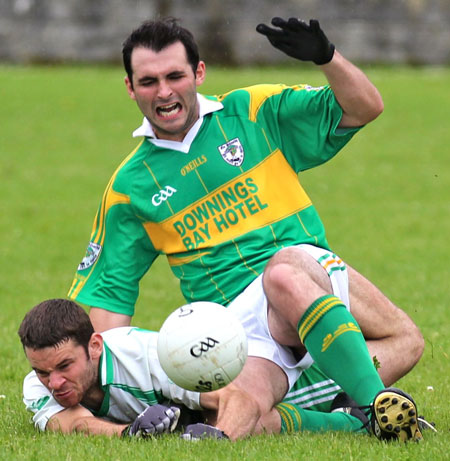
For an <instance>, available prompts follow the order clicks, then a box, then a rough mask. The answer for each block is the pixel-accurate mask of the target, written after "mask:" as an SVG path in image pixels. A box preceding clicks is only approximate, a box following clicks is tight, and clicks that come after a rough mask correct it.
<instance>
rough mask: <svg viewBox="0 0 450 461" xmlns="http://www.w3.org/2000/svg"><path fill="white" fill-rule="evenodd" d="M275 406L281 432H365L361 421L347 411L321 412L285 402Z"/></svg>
mask: <svg viewBox="0 0 450 461" xmlns="http://www.w3.org/2000/svg"><path fill="white" fill-rule="evenodd" d="M275 408H276V410H277V411H278V413H279V414H280V417H281V434H286V433H289V432H300V431H311V432H323V431H345V432H366V430H365V429H364V428H363V424H362V422H361V421H360V420H359V419H358V418H356V417H355V416H351V415H349V414H347V413H342V412H336V413H321V412H319V411H312V410H305V409H304V408H300V407H298V406H297V405H294V404H292V403H285V402H281V403H279V404H278V405H277V406H276V407H275Z"/></svg>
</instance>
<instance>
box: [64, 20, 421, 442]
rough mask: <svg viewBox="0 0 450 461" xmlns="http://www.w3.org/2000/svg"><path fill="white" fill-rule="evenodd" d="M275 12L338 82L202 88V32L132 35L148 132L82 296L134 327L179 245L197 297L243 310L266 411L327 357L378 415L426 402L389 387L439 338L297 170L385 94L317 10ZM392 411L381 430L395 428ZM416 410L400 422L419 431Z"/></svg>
mask: <svg viewBox="0 0 450 461" xmlns="http://www.w3.org/2000/svg"><path fill="white" fill-rule="evenodd" d="M272 25H273V26H274V27H268V26H266V25H263V24H261V25H259V26H258V28H257V30H258V32H260V33H261V34H263V35H265V36H267V38H268V39H269V41H270V42H271V44H272V45H273V46H275V47H276V48H279V49H280V50H282V51H283V52H285V53H287V54H288V55H290V56H292V57H294V58H297V59H300V60H305V61H313V62H314V63H316V64H317V65H319V66H320V68H321V70H322V71H323V72H324V74H325V76H326V77H327V79H328V82H329V85H327V86H325V87H320V88H313V87H310V86H308V85H297V86H293V87H287V86H285V85H256V86H253V87H248V88H241V89H237V90H234V91H230V92H229V93H226V94H224V95H220V96H214V97H212V96H202V95H199V94H198V93H197V87H198V86H199V85H201V84H202V83H203V81H204V79H205V64H204V63H203V62H202V61H200V60H199V58H198V51H197V47H196V45H195V42H194V41H193V38H192V35H191V34H190V32H188V31H187V30H186V29H183V28H180V27H179V26H178V24H177V23H176V21H173V20H162V21H156V22H147V23H145V24H143V25H142V26H141V27H140V28H138V29H137V30H135V31H134V32H133V33H132V34H131V35H130V37H128V39H127V40H126V42H125V43H124V47H123V57H124V65H125V69H126V71H127V77H126V78H125V83H126V86H127V90H128V92H129V95H130V97H131V98H132V99H133V100H135V101H136V103H137V105H138V107H139V108H140V110H141V111H142V113H143V114H144V122H143V124H142V126H141V127H140V128H139V129H138V130H136V131H135V133H134V134H135V135H136V136H143V137H144V139H143V140H142V142H141V143H140V144H139V145H138V147H137V148H136V149H135V151H134V152H132V153H131V154H130V155H129V156H128V157H127V158H126V159H125V160H124V161H123V162H122V164H121V165H120V167H119V168H118V169H117V170H116V172H115V173H114V175H113V177H112V178H111V181H110V182H109V184H108V186H107V189H106V191H105V194H104V196H103V200H102V202H101V205H100V208H99V210H98V213H97V216H96V219H95V223H94V227H93V232H92V235H91V242H90V244H89V246H88V251H87V254H86V256H85V258H84V259H83V261H82V262H81V264H80V265H79V267H78V272H77V274H76V277H75V280H74V282H73V285H72V287H71V290H70V293H69V296H70V297H71V298H72V299H76V300H77V301H79V302H81V303H83V304H86V305H89V306H91V307H92V308H91V312H90V315H91V319H92V321H93V323H94V327H95V328H96V329H97V330H104V329H107V328H110V327H113V326H121V325H129V323H130V318H131V316H132V315H133V314H134V305H135V301H136V299H137V296H138V286H139V281H140V279H141V278H142V277H143V275H144V274H145V273H146V272H147V271H148V269H149V268H150V266H151V264H152V263H153V261H154V260H155V258H156V257H157V256H158V255H160V254H164V255H166V256H167V258H168V261H169V264H170V266H171V268H172V270H173V273H174V274H175V275H176V276H177V277H178V278H179V280H180V285H181V289H182V292H183V294H184V296H185V297H186V299H187V300H188V301H196V300H209V301H214V302H218V303H221V304H224V305H227V306H229V307H230V308H233V309H234V310H235V311H236V312H238V311H239V315H240V318H241V320H242V321H243V323H244V325H245V326H246V329H247V332H248V334H250V333H249V332H251V335H253V336H249V341H250V342H253V343H254V344H255V349H254V350H255V354H254V355H252V356H250V357H249V360H248V361H247V364H246V366H245V368H244V371H243V372H242V373H241V375H240V376H239V377H238V380H237V385H239V386H241V387H243V388H254V389H255V393H256V395H257V397H256V399H255V400H256V404H257V405H258V407H259V408H260V411H261V412H262V413H263V414H264V413H265V412H269V411H271V409H272V408H273V406H274V405H276V404H277V403H278V402H280V401H281V400H282V398H283V396H284V395H285V394H286V392H287V390H288V389H289V387H290V386H291V385H292V383H293V382H295V380H296V378H297V377H298V376H300V375H301V372H302V370H303V369H305V368H307V367H308V366H310V365H311V363H312V362H313V361H315V362H316V363H317V364H318V365H319V367H320V368H321V369H322V370H323V371H324V372H325V373H326V374H327V375H328V376H329V377H331V378H332V379H333V380H334V381H336V382H337V383H338V384H339V385H340V386H341V388H342V389H344V390H346V391H347V392H348V393H349V394H350V395H351V397H352V398H354V400H356V401H357V402H358V404H359V405H371V406H372V408H373V409H374V411H373V414H374V415H375V417H377V416H379V415H377V411H378V410H380V411H381V409H385V408H384V407H383V406H382V405H379V402H380V401H382V400H383V401H384V400H385V397H386V396H387V397H386V398H388V400H389V401H390V402H391V401H395V402H397V403H398V402H400V404H405V405H413V402H411V400H410V399H409V398H408V397H405V396H404V394H403V393H400V392H398V393H396V392H397V391H384V390H383V389H384V384H386V385H390V384H391V383H393V382H395V381H396V380H397V379H398V378H400V377H401V376H403V375H404V374H405V373H406V372H407V371H409V370H410V369H411V367H412V366H414V364H415V363H416V362H417V360H418V359H419V358H420V355H421V353H422V350H423V339H422V337H421V335H420V333H419V331H418V329H417V327H416V326H415V325H414V324H413V323H412V321H411V320H410V319H409V318H408V317H407V316H406V315H405V314H404V313H403V312H402V311H400V310H399V309H398V308H396V307H395V306H394V305H393V304H392V303H391V302H390V301H389V300H387V299H386V298H385V297H384V296H383V295H382V294H381V293H380V292H379V290H377V289H376V288H375V287H374V286H373V285H372V284H371V283H370V282H368V281H367V280H366V279H364V278H363V277H362V276H361V275H360V274H358V273H357V272H356V271H354V270H352V269H350V268H349V267H348V266H346V265H345V264H344V263H343V262H342V260H341V259H340V258H339V257H338V256H336V255H335V254H334V253H333V252H332V251H331V250H330V248H329V245H328V242H327V240H326V237H325V231H324V228H323V225H322V223H321V221H320V218H319V216H318V214H317V212H316V210H315V208H314V206H313V205H312V203H311V201H310V199H309V197H308V195H307V194H306V192H305V191H304V189H303V188H302V186H301V184H300V183H299V181H298V177H297V174H298V173H299V172H300V171H303V170H306V169H309V168H312V167H315V166H318V165H320V164H321V163H324V162H325V161H327V160H329V159H330V158H332V157H333V156H334V155H335V154H336V153H337V152H338V151H339V150H340V149H341V148H342V147H344V145H345V144H346V143H347V142H348V141H349V140H350V139H351V137H352V136H353V135H354V134H355V133H356V132H357V131H358V130H359V129H360V127H362V126H363V125H365V124H366V123H369V122H370V121H371V120H373V119H374V118H376V117H377V116H378V115H379V114H380V112H381V111H382V109H383V104H382V100H381V97H380V95H379V93H378V91H377V90H376V88H375V87H374V86H373V85H372V83H371V82H370V81H369V80H368V79H367V77H366V76H365V75H364V74H363V73H362V72H361V71H360V70H359V69H358V68H356V67H355V66H354V65H353V64H351V63H350V62H349V61H347V60H346V59H345V58H344V57H343V56H342V55H341V54H340V53H339V52H338V51H336V50H335V48H334V46H333V45H332V44H331V43H330V42H329V41H328V39H327V37H326V36H325V34H324V33H323V31H322V30H321V29H320V26H319V24H318V22H317V21H314V20H312V21H310V23H309V24H307V23H305V22H303V21H300V20H298V19H295V18H291V19H289V20H288V21H285V20H283V19H280V18H274V19H273V20H272ZM347 277H349V280H348V279H347ZM349 287H350V294H348V288H349ZM255 300H259V301H258V302H256V301H255ZM350 305H351V307H352V312H353V315H354V317H353V316H352V315H351V314H350V313H349V310H348V309H349V306H350ZM355 319H356V320H355ZM360 329H361V330H362V332H361V330H360ZM363 335H364V336H363ZM259 337H261V338H262V339H261V341H259ZM364 338H365V339H366V340H367V345H368V348H369V352H370V354H369V352H368V351H367V348H366V344H365V341H364ZM405 351H407V352H408V353H405ZM371 356H372V357H373V356H376V357H377V359H378V361H379V362H380V363H381V369H380V375H381V377H382V379H383V381H384V384H383V382H382V380H381V379H380V377H379V375H378V373H376V371H375V369H374V367H373V365H372V360H371ZM350 377H351V378H352V381H351V382H349V380H350ZM261 378H263V379H261ZM386 392H387V394H386ZM380 393H381V394H380ZM380 395H381V397H380ZM397 403H396V404H393V405H392V407H394V408H395V407H396V405H397ZM390 417H391V415H389V418H388V419H389V422H388V423H386V424H385V426H383V427H382V428H381V432H387V433H388V435H387V436H388V437H391V436H393V437H395V436H396V435H395V433H394V432H393V429H392V430H391V429H389V428H393V425H392V424H391V423H390ZM405 424H406V425H405V427H403V426H402V427H400V428H399V431H401V434H402V436H403V435H405V434H407V437H406V438H408V437H409V436H411V430H410V429H411V428H410V424H409V423H405ZM411 424H413V423H411ZM386 426H387V427H386ZM396 427H397V426H395V428H396ZM244 432H245V431H244ZM412 437H415V435H414V430H413V431H412Z"/></svg>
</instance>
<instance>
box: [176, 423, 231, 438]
mask: <svg viewBox="0 0 450 461" xmlns="http://www.w3.org/2000/svg"><path fill="white" fill-rule="evenodd" d="M180 437H181V438H182V439H184V440H201V439H228V436H227V435H226V434H225V433H224V432H223V431H221V430H220V429H217V428H216V427H213V426H210V425H208V424H203V423H197V424H189V426H187V427H186V429H185V431H184V433H183V434H181V436H180Z"/></svg>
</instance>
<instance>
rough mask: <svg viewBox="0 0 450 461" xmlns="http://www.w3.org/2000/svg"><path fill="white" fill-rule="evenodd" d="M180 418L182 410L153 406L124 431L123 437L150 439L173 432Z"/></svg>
mask: <svg viewBox="0 0 450 461" xmlns="http://www.w3.org/2000/svg"><path fill="white" fill-rule="evenodd" d="M179 417H180V409H179V408H177V407H170V408H169V407H166V406H165V405H160V404H157V405H151V406H149V407H147V408H146V409H145V410H144V411H143V412H142V413H141V414H140V415H139V416H138V417H137V418H136V419H135V420H134V422H133V423H132V424H130V425H129V426H127V427H126V428H125V429H124V430H123V431H122V437H127V436H128V437H148V436H149V435H158V434H164V433H168V432H172V431H173V430H174V429H175V427H176V425H177V423H178V419H179Z"/></svg>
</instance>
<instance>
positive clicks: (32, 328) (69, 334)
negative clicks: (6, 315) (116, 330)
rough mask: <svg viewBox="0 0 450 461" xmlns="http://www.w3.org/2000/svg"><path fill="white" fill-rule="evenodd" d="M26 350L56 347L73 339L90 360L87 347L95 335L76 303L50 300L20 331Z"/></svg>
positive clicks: (26, 319)
mask: <svg viewBox="0 0 450 461" xmlns="http://www.w3.org/2000/svg"><path fill="white" fill-rule="evenodd" d="M18 333H19V336H20V340H21V341H22V345H23V347H24V348H25V347H28V348H30V349H43V348H45V347H56V346H58V345H60V344H62V343H64V342H65V341H68V340H70V339H72V340H73V341H74V342H75V343H76V344H78V345H80V346H83V347H84V350H85V351H86V354H87V356H88V357H89V352H88V344H89V340H90V338H91V336H92V333H94V327H93V326H92V323H91V320H90V318H89V315H88V314H87V313H86V311H85V310H84V309H83V308H82V307H80V306H79V305H78V304H76V303H75V302H73V301H69V300H67V299H49V300H47V301H43V302H42V303H40V304H38V305H37V306H35V307H33V309H31V310H30V311H29V312H28V313H27V314H26V315H25V317H24V319H23V320H22V323H21V324H20V327H19V331H18Z"/></svg>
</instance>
